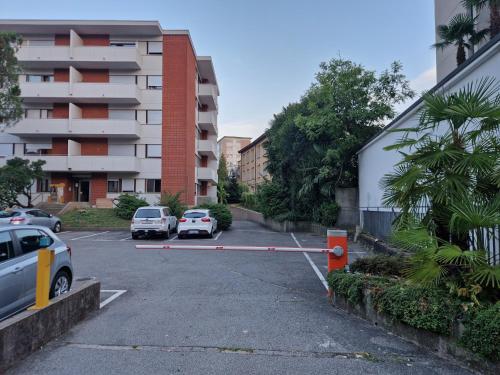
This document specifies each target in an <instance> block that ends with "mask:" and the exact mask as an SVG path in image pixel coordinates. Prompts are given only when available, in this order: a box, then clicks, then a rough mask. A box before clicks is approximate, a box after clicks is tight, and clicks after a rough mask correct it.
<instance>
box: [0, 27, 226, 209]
mask: <svg viewBox="0 0 500 375" xmlns="http://www.w3.org/2000/svg"><path fill="white" fill-rule="evenodd" d="M0 30H1V31H14V32H17V33H18V34H20V35H21V36H22V38H23V42H22V46H21V48H20V49H19V51H18V53H17V58H18V61H19V64H20V66H21V68H22V74H21V75H20V77H19V81H20V87H21V96H22V99H23V106H24V118H22V119H21V120H20V121H19V122H18V123H17V124H16V125H15V126H12V127H9V128H7V129H6V131H5V132H3V133H0V165H1V164H2V163H5V162H6V160H8V159H9V158H12V157H16V156H17V157H21V158H24V159H30V160H36V159H42V160H45V161H46V164H45V166H44V171H45V172H46V177H45V178H44V179H43V180H42V181H38V183H37V184H34V187H33V189H34V190H36V191H37V193H38V194H35V203H38V202H42V201H46V200H57V201H59V202H69V201H82V202H90V204H95V203H96V202H97V201H98V200H100V199H101V200H102V199H108V200H109V199H112V198H115V197H117V196H118V195H120V194H121V193H137V194H139V195H140V196H141V197H143V198H145V199H146V200H147V201H148V202H150V203H155V202H157V201H158V200H159V198H160V193H161V192H171V193H176V192H181V193H182V198H183V200H184V201H185V202H186V203H187V204H190V205H193V204H197V203H200V202H205V201H216V197H217V189H216V184H217V164H218V160H217V159H218V154H217V112H218V103H217V98H218V95H219V89H218V86H217V79H216V75H215V71H214V67H213V64H212V59H211V58H210V57H207V56H197V54H196V52H195V49H194V46H193V42H192V40H191V37H190V35H189V32H188V31H186V30H165V29H162V27H161V25H160V24H159V23H158V22H157V21H59V20H58V21H52V20H2V21H0Z"/></svg>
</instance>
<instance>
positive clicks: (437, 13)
mask: <svg viewBox="0 0 500 375" xmlns="http://www.w3.org/2000/svg"><path fill="white" fill-rule="evenodd" d="M460 13H465V14H470V15H472V16H474V17H477V21H476V22H477V28H478V30H481V29H485V28H488V27H489V7H488V6H486V7H484V8H482V9H481V11H480V12H479V13H478V12H477V11H476V10H475V9H472V8H467V7H464V6H463V4H462V1H461V0H434V22H435V26H436V30H437V28H438V26H439V25H447V24H449V22H450V20H451V19H452V18H453V17H455V16H456V15H457V14H460ZM440 41H441V39H440V37H439V35H438V34H437V32H436V43H437V42H440ZM486 42H487V40H485V41H483V42H482V43H480V44H479V45H478V46H475V47H474V48H473V49H471V50H468V51H467V52H466V53H467V56H468V57H470V56H472V54H473V53H474V51H475V50H476V51H477V50H478V49H479V48H480V47H481V46H483V45H484V44H485V43H486ZM456 54H457V47H456V46H449V47H447V48H445V49H437V50H436V77H437V81H438V82H439V81H441V80H442V79H443V78H444V77H446V76H447V75H448V74H450V73H451V72H452V71H453V70H455V68H456V67H457V60H456Z"/></svg>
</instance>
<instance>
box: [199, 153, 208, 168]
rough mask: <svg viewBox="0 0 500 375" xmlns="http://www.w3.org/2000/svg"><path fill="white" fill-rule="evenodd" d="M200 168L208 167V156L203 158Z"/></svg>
mask: <svg viewBox="0 0 500 375" xmlns="http://www.w3.org/2000/svg"><path fill="white" fill-rule="evenodd" d="M200 166H201V167H204V168H206V167H208V156H202V157H201V163H200Z"/></svg>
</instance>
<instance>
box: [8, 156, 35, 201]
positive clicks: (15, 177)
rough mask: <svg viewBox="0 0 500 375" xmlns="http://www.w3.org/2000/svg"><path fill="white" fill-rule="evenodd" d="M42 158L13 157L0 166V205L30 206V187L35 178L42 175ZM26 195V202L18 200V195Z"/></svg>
mask: <svg viewBox="0 0 500 375" xmlns="http://www.w3.org/2000/svg"><path fill="white" fill-rule="evenodd" d="M44 164H45V161H44V160H36V161H31V162H30V161H29V160H25V159H21V158H13V159H10V160H8V161H7V164H6V165H4V166H3V167H1V168H0V205H1V206H3V207H12V206H14V205H15V206H20V207H32V204H31V198H32V194H31V188H32V186H33V184H34V183H35V182H36V180H37V179H39V178H42V177H43V175H44V174H43V170H42V166H43V165H44ZM19 195H22V196H24V197H26V200H27V203H26V204H23V203H21V202H20V201H19V199H18V196H19Z"/></svg>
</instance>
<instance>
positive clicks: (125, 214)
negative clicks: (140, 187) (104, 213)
mask: <svg viewBox="0 0 500 375" xmlns="http://www.w3.org/2000/svg"><path fill="white" fill-rule="evenodd" d="M115 202H116V208H115V214H116V216H118V217H120V218H122V219H125V220H130V219H132V216H134V213H135V211H136V210H137V209H138V208H139V207H145V206H149V204H148V202H146V201H145V200H144V199H140V198H137V197H136V196H135V195H132V194H122V195H120V196H119V197H118V198H117V199H116V200H115Z"/></svg>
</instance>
